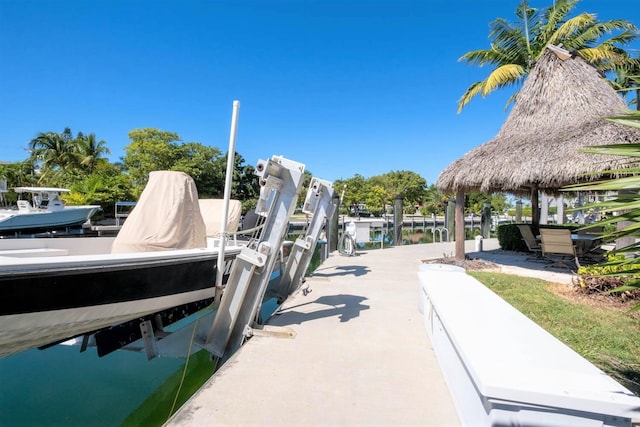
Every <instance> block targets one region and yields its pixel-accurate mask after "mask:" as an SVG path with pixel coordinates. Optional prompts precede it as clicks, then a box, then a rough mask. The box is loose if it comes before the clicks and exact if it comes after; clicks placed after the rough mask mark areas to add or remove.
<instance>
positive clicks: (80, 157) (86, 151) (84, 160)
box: [75, 133, 111, 174]
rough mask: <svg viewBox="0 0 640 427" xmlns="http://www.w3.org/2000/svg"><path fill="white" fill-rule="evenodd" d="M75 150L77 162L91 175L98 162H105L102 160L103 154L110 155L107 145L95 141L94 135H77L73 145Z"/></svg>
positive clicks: (101, 141) (103, 142) (102, 141)
mask: <svg viewBox="0 0 640 427" xmlns="http://www.w3.org/2000/svg"><path fill="white" fill-rule="evenodd" d="M75 147H76V150H77V154H76V155H77V162H78V164H79V165H80V166H81V167H83V168H84V169H86V171H87V172H88V173H89V174H91V173H93V170H94V169H95V167H96V165H97V164H98V162H100V161H101V160H105V159H103V158H102V156H103V155H105V154H111V151H110V150H109V149H108V148H107V143H106V142H105V141H104V140H103V139H101V140H100V141H97V140H96V134H95V133H90V134H89V135H86V136H85V135H83V134H82V133H79V134H78V137H77V138H76V144H75Z"/></svg>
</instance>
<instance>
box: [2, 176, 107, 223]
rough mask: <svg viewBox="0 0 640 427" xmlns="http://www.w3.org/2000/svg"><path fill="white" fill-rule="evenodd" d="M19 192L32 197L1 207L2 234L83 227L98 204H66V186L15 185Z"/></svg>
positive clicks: (98, 208)
mask: <svg viewBox="0 0 640 427" xmlns="http://www.w3.org/2000/svg"><path fill="white" fill-rule="evenodd" d="M13 190H14V191H15V192H16V193H20V194H23V193H27V194H29V195H30V199H31V200H27V199H19V200H18V201H17V206H16V208H15V209H2V210H0V233H6V232H23V231H35V230H52V229H59V228H64V227H74V226H80V225H82V224H84V223H85V222H87V221H89V220H90V218H91V217H92V216H93V214H95V213H96V212H97V211H98V210H100V206H98V205H84V206H65V205H64V203H62V200H61V199H60V194H61V193H64V192H69V190H68V189H66V188H55V187H15V188H14V189H13Z"/></svg>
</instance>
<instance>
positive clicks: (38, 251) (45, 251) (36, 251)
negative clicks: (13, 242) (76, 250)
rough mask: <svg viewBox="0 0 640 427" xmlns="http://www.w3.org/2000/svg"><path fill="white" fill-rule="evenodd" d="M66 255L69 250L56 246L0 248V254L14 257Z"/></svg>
mask: <svg viewBox="0 0 640 427" xmlns="http://www.w3.org/2000/svg"><path fill="white" fill-rule="evenodd" d="M64 255H69V251H68V250H66V249H54V248H32V249H10V250H0V256H3V257H13V258H27V257H43V256H64Z"/></svg>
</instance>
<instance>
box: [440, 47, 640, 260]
mask: <svg viewBox="0 0 640 427" xmlns="http://www.w3.org/2000/svg"><path fill="white" fill-rule="evenodd" d="M554 48H555V47H554ZM558 49H559V48H555V51H558ZM560 51H562V49H560ZM565 52H566V51H565ZM561 56H562V59H561V58H560V57H559V56H558V55H557V54H556V53H554V51H552V50H547V51H546V52H545V53H544V54H543V55H542V56H541V57H540V59H539V60H538V62H537V63H536V65H535V66H534V67H533V69H532V70H531V72H530V73H529V75H528V77H527V79H526V80H525V82H524V84H523V86H522V89H521V90H520V92H519V93H518V97H517V100H516V103H515V104H514V106H513V108H512V110H511V111H510V112H509V115H508V117H507V119H506V120H505V122H504V124H503V125H502V127H501V128H500V131H499V132H498V133H497V135H496V136H495V137H494V138H493V139H491V140H490V141H488V142H486V143H484V144H482V145H480V146H478V147H476V148H475V149H473V150H471V151H469V152H468V153H467V154H465V155H464V156H463V157H461V158H459V159H457V160H456V161H454V162H453V163H452V164H451V165H449V166H448V167H447V168H446V169H444V170H443V171H442V173H441V174H440V176H439V177H438V180H437V182H436V186H437V187H438V189H439V190H440V191H442V192H444V193H455V194H456V198H457V199H458V200H460V199H462V200H463V199H464V196H463V195H464V193H466V192H468V191H482V192H487V193H496V192H506V193H511V194H515V195H522V196H526V197H531V202H532V207H533V208H534V212H533V218H534V221H535V222H536V223H538V221H539V216H538V212H537V207H538V192H539V191H543V192H546V193H554V192H557V191H558V190H559V189H560V188H562V187H564V186H566V185H570V184H575V183H578V182H584V181H585V180H596V179H598V178H600V176H599V175H596V174H594V173H596V172H599V171H602V170H603V169H606V168H610V169H617V168H627V167H629V166H630V165H629V164H626V163H625V159H624V158H621V157H617V156H603V155H595V154H587V153H582V152H580V151H579V150H580V149H583V148H586V147H590V146H597V145H603V144H619V143H629V142H638V141H640V130H638V129H634V128H631V127H627V126H623V125H619V124H616V123H612V122H610V121H608V120H607V119H606V118H607V117H610V116H615V115H619V114H621V113H623V112H625V111H626V105H625V102H624V100H623V99H622V97H621V96H620V95H618V94H617V93H616V92H615V91H614V90H613V88H612V87H611V85H610V84H609V83H608V82H607V81H606V80H605V79H604V78H603V77H602V76H601V75H600V73H599V72H598V71H597V70H596V69H595V68H594V67H592V66H591V65H589V64H587V63H586V62H585V61H584V60H583V59H582V58H580V57H578V56H573V55H571V54H569V52H566V54H565V55H561ZM460 194H462V196H460ZM460 209H462V208H460ZM456 212H457V211H456ZM462 212H463V211H462ZM456 229H457V227H456ZM462 231H464V230H462ZM458 239H460V240H463V239H464V233H460V234H458V233H456V240H458ZM458 252H460V253H458ZM456 257H457V258H459V259H462V258H464V245H463V244H460V245H458V244H456Z"/></svg>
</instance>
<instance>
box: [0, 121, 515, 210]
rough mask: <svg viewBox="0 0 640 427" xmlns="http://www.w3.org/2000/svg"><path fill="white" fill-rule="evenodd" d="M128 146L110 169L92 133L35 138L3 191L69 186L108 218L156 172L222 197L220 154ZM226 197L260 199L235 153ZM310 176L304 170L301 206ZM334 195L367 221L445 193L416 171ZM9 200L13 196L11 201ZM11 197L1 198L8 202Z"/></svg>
mask: <svg viewBox="0 0 640 427" xmlns="http://www.w3.org/2000/svg"><path fill="white" fill-rule="evenodd" d="M128 136H129V139H130V143H129V144H128V145H127V146H126V147H125V154H124V157H122V158H121V161H120V162H115V163H111V162H110V161H109V160H108V159H107V158H106V155H108V154H110V150H109V149H108V147H107V143H106V141H104V140H99V139H98V138H97V137H96V135H95V134H93V133H91V134H88V135H86V134H84V133H82V132H78V133H77V134H76V135H75V136H74V135H73V133H72V132H71V129H69V128H65V129H64V130H63V132H61V133H56V132H52V131H49V132H42V133H39V134H38V135H37V136H36V137H35V138H34V139H32V140H31V141H30V142H29V144H28V149H29V153H30V155H29V157H28V158H27V159H25V160H24V161H21V162H16V163H12V164H6V165H0V178H2V179H5V180H6V181H7V182H8V184H9V186H10V187H18V186H46V187H62V188H69V189H70V190H71V193H69V194H66V195H63V197H64V200H65V202H66V203H68V204H70V205H84V204H99V205H101V206H102V208H103V211H104V215H105V216H109V215H111V214H113V209H114V206H115V202H117V201H121V200H137V198H138V197H139V196H140V194H141V193H142V190H143V189H144V187H145V185H146V183H147V179H148V176H149V172H151V171H155V170H174V171H182V172H185V173H187V174H188V175H189V176H191V177H192V178H193V180H194V182H195V184H196V187H197V189H198V194H199V195H200V197H201V198H221V197H222V196H223V194H224V183H225V173H226V162H227V158H226V153H222V151H221V150H220V149H219V148H216V147H209V146H205V145H203V144H201V143H198V142H181V140H180V136H179V135H178V134H176V133H173V132H167V131H162V130H159V129H154V128H145V129H135V130H132V131H131V132H129V134H128ZM233 174H234V176H233V184H232V190H231V197H232V198H234V199H238V200H240V201H242V203H243V211H244V212H246V211H248V210H249V209H252V208H254V207H255V204H256V201H257V198H258V196H259V193H260V187H259V183H258V178H257V176H256V175H255V173H254V167H253V166H251V165H246V164H245V161H244V159H243V158H242V156H241V155H239V154H236V155H235V167H234V172H233ZM311 177H312V174H311V173H310V172H309V171H306V172H305V179H304V181H303V186H304V188H303V191H301V193H300V201H299V204H300V205H301V204H302V202H303V200H304V197H305V195H306V189H307V188H308V185H309V183H310V181H311ZM334 189H335V191H336V193H341V194H340V195H341V196H342V197H341V199H342V206H343V207H344V208H343V211H342V213H345V214H348V213H349V211H348V210H346V208H347V207H348V206H351V205H352V204H366V205H367V207H368V208H369V210H370V211H371V213H372V214H374V215H381V214H382V213H383V212H384V211H385V210H389V209H391V207H392V206H393V202H394V199H395V198H396V197H397V196H402V197H403V204H404V207H405V212H406V213H412V214H413V213H416V212H419V213H422V214H423V215H431V214H442V213H443V212H444V210H445V207H446V204H447V201H448V200H449V199H450V198H451V195H447V194H441V193H440V192H439V191H438V190H437V189H436V187H435V185H433V184H432V185H430V186H427V181H426V180H425V179H424V178H423V177H421V176H420V175H418V174H417V173H415V172H410V171H392V172H389V173H386V174H383V175H378V176H374V177H371V178H365V177H363V176H362V175H358V174H356V175H355V176H353V177H352V178H348V179H344V180H338V181H336V182H335V183H334ZM15 196H16V195H15V194H13V197H15ZM11 197H12V195H11V193H9V195H8V197H7V199H8V201H9V202H13V201H15V200H13V199H12V198H11ZM487 199H489V200H491V202H492V208H493V209H494V210H495V211H498V212H502V211H504V209H505V208H506V207H508V206H507V203H506V196H504V195H503V194H494V195H488V194H483V193H470V194H468V195H467V212H468V213H472V212H473V213H480V212H481V209H482V204H483V203H484V201H485V200H487Z"/></svg>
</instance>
